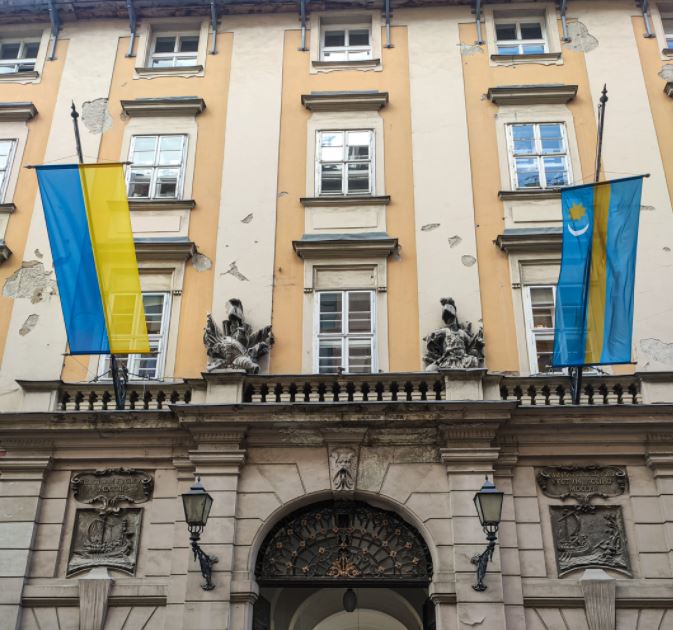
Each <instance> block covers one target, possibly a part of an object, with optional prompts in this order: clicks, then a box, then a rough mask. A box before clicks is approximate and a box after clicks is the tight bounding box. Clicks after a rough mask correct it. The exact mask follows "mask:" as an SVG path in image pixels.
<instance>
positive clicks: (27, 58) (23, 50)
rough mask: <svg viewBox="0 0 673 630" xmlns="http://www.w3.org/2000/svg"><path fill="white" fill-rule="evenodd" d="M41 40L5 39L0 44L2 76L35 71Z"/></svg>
mask: <svg viewBox="0 0 673 630" xmlns="http://www.w3.org/2000/svg"><path fill="white" fill-rule="evenodd" d="M39 49H40V40H39V39H5V40H2V41H1V42H0V74H11V73H13V72H29V71H31V70H35V64H36V62H37V51H38V50H39Z"/></svg>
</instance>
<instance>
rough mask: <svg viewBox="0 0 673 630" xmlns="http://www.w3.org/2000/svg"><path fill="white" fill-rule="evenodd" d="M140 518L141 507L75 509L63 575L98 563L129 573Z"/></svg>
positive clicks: (136, 547) (135, 555)
mask: <svg viewBox="0 0 673 630" xmlns="http://www.w3.org/2000/svg"><path fill="white" fill-rule="evenodd" d="M141 522H142V508H123V509H119V510H118V511H117V512H115V513H100V512H99V511H98V510H97V509H79V510H77V511H76V512H75V525H74V528H73V535H72V543H71V545H70V558H69V560H68V569H67V575H72V574H73V573H77V572H79V571H82V570H84V569H90V568H92V567H100V566H107V567H111V568H113V569H118V570H119V571H125V572H126V573H131V574H133V573H134V572H135V568H136V560H137V558H138V542H139V540H140V526H141Z"/></svg>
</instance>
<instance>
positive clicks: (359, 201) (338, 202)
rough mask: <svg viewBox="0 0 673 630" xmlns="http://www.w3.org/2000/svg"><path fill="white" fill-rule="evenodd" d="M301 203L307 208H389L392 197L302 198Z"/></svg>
mask: <svg viewBox="0 0 673 630" xmlns="http://www.w3.org/2000/svg"><path fill="white" fill-rule="evenodd" d="M299 202H300V203H301V205H302V206H304V207H305V208H310V207H314V206H333V207H334V206H337V207H346V206H387V205H388V204H389V203H390V195H379V196H372V195H368V196H366V197H356V196H352V197H301V198H300V199H299Z"/></svg>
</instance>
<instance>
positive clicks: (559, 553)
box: [549, 505, 631, 577]
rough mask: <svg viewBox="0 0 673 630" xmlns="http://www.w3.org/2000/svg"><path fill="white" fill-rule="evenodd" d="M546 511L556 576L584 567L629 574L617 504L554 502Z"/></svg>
mask: <svg viewBox="0 0 673 630" xmlns="http://www.w3.org/2000/svg"><path fill="white" fill-rule="evenodd" d="M549 511H550V516H551V526H552V532H553V534H554V547H555V551H556V564H557V566H558V574H559V577H561V576H562V575H565V574H566V573H568V572H569V571H573V570H574V569H580V568H588V567H595V568H597V567H600V568H608V569H615V570H617V571H621V572H623V573H626V574H627V575H631V566H630V564H629V553H628V549H627V544H626V533H625V531H624V519H623V517H622V508H621V507H620V506H618V505H597V506H580V505H568V506H563V505H555V506H551V507H550V508H549Z"/></svg>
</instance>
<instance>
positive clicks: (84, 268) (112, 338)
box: [36, 164, 150, 354]
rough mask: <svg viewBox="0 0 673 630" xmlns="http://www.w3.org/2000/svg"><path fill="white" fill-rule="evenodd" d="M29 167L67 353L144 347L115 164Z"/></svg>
mask: <svg viewBox="0 0 673 630" xmlns="http://www.w3.org/2000/svg"><path fill="white" fill-rule="evenodd" d="M36 170H37V180H38V183H39V186H40V195H41V197H42V206H43V208H44V216H45V219H46V222H47V232H48V234H49V243H50V245H51V252H52V257H53V260H54V269H55V270H56V280H57V283H58V290H59V293H60V297H61V308H62V310H63V318H64V320H65V327H66V331H67V333H68V343H69V346H70V352H71V354H128V353H146V352H149V351H150V348H149V341H148V338H147V327H146V324H145V313H144V309H143V301H142V295H141V292H140V277H139V274H138V263H137V261H136V252H135V247H134V244H133V233H132V231H131V218H130V214H129V206H128V200H127V199H126V185H125V181H124V171H123V167H122V165H121V164H56V165H46V166H37V167H36Z"/></svg>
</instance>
